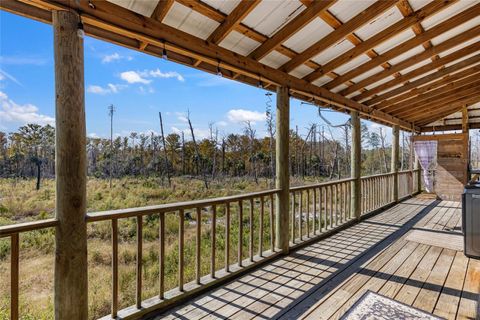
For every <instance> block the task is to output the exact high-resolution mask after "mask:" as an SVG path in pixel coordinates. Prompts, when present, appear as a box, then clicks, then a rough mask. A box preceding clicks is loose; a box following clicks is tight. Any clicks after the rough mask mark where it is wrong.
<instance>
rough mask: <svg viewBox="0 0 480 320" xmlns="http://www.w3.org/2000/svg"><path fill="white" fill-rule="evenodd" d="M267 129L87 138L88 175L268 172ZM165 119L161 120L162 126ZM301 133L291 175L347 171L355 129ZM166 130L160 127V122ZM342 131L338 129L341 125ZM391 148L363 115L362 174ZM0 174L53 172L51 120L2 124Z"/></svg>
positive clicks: (293, 137)
mask: <svg viewBox="0 0 480 320" xmlns="http://www.w3.org/2000/svg"><path fill="white" fill-rule="evenodd" d="M266 123H267V136H265V137H259V136H258V135H257V133H256V130H255V129H254V127H253V126H252V124H251V123H249V122H246V123H245V126H244V130H243V132H242V133H239V134H233V133H232V134H227V135H222V136H220V135H219V133H218V130H217V129H216V128H214V127H213V126H212V125H211V126H210V134H209V136H208V137H205V138H202V139H198V138H197V139H196V137H195V134H194V132H195V131H194V129H193V126H192V125H191V122H190V121H189V125H190V129H191V130H190V132H189V131H186V132H181V133H169V134H156V133H154V132H151V133H137V132H131V133H130V135H128V136H117V137H114V138H113V139H112V140H110V139H106V138H93V137H89V138H87V160H88V175H89V176H92V177H96V178H103V179H108V178H122V177H126V176H131V177H142V176H157V177H159V178H161V179H162V180H164V181H165V182H167V180H168V181H169V180H170V178H171V177H175V176H191V177H192V178H198V179H202V180H204V181H205V186H206V187H207V188H208V181H211V180H214V179H217V178H221V177H248V178H252V179H254V180H255V181H257V182H258V179H259V178H266V179H271V181H272V182H271V183H272V185H273V181H274V173H275V140H274V139H275V138H274V133H275V128H274V127H273V121H272V119H271V115H270V116H269V117H268V116H267V122H266ZM162 127H163V126H162ZM306 129H307V133H306V134H304V135H301V134H300V133H299V129H298V127H295V128H293V129H292V130H291V131H290V166H291V167H290V172H291V175H292V176H298V177H302V178H306V177H325V178H329V179H336V178H345V177H348V176H349V175H350V150H351V149H350V147H351V146H350V144H351V132H350V131H351V130H350V127H349V126H348V124H347V125H345V126H344V127H343V128H341V129H339V130H336V133H337V134H336V136H337V137H336V138H333V136H334V134H333V132H332V129H331V128H329V127H328V126H325V125H319V124H311V125H310V126H309V127H308V128H306ZM162 132H163V128H162ZM339 132H340V133H341V134H338V133H339ZM400 147H401V148H400V151H401V168H402V169H406V168H408V165H409V164H408V163H409V160H408V159H409V155H408V154H409V149H410V146H409V139H407V138H405V139H402V140H401V146H400ZM390 149H391V147H390V146H389V145H388V143H387V138H386V134H385V130H382V129H380V130H371V129H369V128H368V127H367V126H366V125H365V124H364V123H362V171H363V174H364V175H366V174H376V173H384V172H388V171H389V170H390ZM0 155H1V158H0V177H3V178H32V177H33V178H36V180H37V188H38V189H39V188H40V184H41V178H53V177H54V176H55V129H54V127H52V126H50V125H45V126H41V125H38V124H27V125H24V126H21V127H20V128H18V130H17V131H16V132H10V133H5V132H0Z"/></svg>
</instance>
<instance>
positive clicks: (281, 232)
mask: <svg viewBox="0 0 480 320" xmlns="http://www.w3.org/2000/svg"><path fill="white" fill-rule="evenodd" d="M276 117H277V119H276V122H277V123H276V128H277V130H276V132H275V135H276V139H275V143H276V153H275V154H276V156H275V159H276V166H275V170H276V175H275V187H276V188H277V189H280V192H278V193H277V194H276V201H275V214H276V220H275V240H276V244H275V247H276V248H278V249H280V250H281V251H282V253H284V254H288V248H289V230H290V227H289V215H288V213H289V208H290V200H289V199H290V170H289V168H290V166H289V164H288V163H289V158H288V155H289V151H288V150H289V140H290V138H289V135H290V129H289V128H290V96H289V92H288V88H287V87H279V88H278V89H277V110H276Z"/></svg>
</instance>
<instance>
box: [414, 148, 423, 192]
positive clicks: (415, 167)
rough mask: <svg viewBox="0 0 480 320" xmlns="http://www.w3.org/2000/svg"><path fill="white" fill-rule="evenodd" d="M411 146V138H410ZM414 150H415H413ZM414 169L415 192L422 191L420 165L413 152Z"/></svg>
mask: <svg viewBox="0 0 480 320" xmlns="http://www.w3.org/2000/svg"><path fill="white" fill-rule="evenodd" d="M412 148H413V139H412ZM414 152H415V151H414ZM414 169H415V170H418V171H417V192H418V193H420V192H422V179H423V177H422V176H423V175H422V167H421V166H420V161H419V160H418V156H417V155H416V154H415V165H414Z"/></svg>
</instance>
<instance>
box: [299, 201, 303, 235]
mask: <svg viewBox="0 0 480 320" xmlns="http://www.w3.org/2000/svg"><path fill="white" fill-rule="evenodd" d="M298 210H299V214H298V220H299V222H298V233H299V234H300V241H302V240H303V226H302V224H303V191H300V203H299V206H298Z"/></svg>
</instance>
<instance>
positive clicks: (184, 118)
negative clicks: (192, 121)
mask: <svg viewBox="0 0 480 320" xmlns="http://www.w3.org/2000/svg"><path fill="white" fill-rule="evenodd" d="M175 115H176V116H177V119H178V120H179V121H181V122H185V123H187V122H188V118H187V115H186V113H184V112H175Z"/></svg>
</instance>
